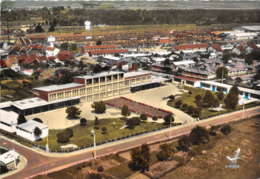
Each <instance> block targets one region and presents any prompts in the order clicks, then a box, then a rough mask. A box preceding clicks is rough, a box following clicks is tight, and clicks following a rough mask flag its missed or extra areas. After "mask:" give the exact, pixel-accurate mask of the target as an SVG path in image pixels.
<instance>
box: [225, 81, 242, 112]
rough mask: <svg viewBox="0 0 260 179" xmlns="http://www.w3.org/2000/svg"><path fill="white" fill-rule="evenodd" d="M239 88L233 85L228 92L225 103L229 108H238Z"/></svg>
mask: <svg viewBox="0 0 260 179" xmlns="http://www.w3.org/2000/svg"><path fill="white" fill-rule="evenodd" d="M238 95H239V90H238V88H237V87H236V86H233V87H232V88H231V89H230V91H229V92H228V94H227V96H226V98H225V99H224V103H225V104H226V108H227V109H236V106H237V104H238V100H239V96H238Z"/></svg>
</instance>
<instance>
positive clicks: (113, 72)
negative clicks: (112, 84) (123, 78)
mask: <svg viewBox="0 0 260 179" xmlns="http://www.w3.org/2000/svg"><path fill="white" fill-rule="evenodd" d="M122 73H124V72H120V71H108V72H101V73H93V74H92V75H82V76H76V77H75V78H83V79H92V78H97V77H104V76H109V75H117V74H122Z"/></svg>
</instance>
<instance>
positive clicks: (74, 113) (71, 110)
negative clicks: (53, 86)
mask: <svg viewBox="0 0 260 179" xmlns="http://www.w3.org/2000/svg"><path fill="white" fill-rule="evenodd" d="M66 113H67V114H68V118H70V119H74V118H78V117H79V116H80V114H81V110H80V109H79V108H77V107H75V106H69V107H67V109H66Z"/></svg>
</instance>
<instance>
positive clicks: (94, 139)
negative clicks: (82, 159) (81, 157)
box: [91, 129, 97, 159]
mask: <svg viewBox="0 0 260 179" xmlns="http://www.w3.org/2000/svg"><path fill="white" fill-rule="evenodd" d="M91 132H92V134H93V144H94V159H96V156H97V154H96V137H95V129H93V130H92V131H91Z"/></svg>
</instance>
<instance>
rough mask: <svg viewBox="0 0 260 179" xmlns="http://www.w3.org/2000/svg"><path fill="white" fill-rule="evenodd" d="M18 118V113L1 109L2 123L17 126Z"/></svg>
mask: <svg viewBox="0 0 260 179" xmlns="http://www.w3.org/2000/svg"><path fill="white" fill-rule="evenodd" d="M17 118H18V114H17V113H15V112H13V111H5V110H2V109H0V121H2V122H4V123H6V124H10V125H15V124H17Z"/></svg>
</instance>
